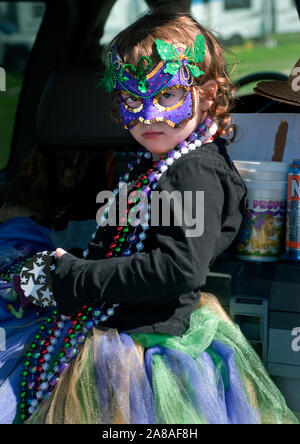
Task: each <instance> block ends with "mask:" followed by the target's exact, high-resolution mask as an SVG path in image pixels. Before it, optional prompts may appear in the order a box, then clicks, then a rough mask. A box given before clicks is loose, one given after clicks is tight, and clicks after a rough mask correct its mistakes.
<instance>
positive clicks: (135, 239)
mask: <svg viewBox="0 0 300 444" xmlns="http://www.w3.org/2000/svg"><path fill="white" fill-rule="evenodd" d="M217 129H218V126H217V124H216V122H213V121H212V120H211V119H210V118H207V119H205V121H204V122H202V123H201V125H200V126H199V128H198V130H199V134H198V133H193V134H192V135H191V139H190V140H189V141H184V142H181V143H180V144H179V145H178V147H176V148H175V149H173V150H170V151H169V152H168V153H167V154H166V155H162V156H161V158H160V160H159V161H158V162H155V163H154V164H153V167H152V168H151V169H149V170H147V171H146V174H144V173H143V174H142V175H141V176H140V177H139V178H138V181H137V183H136V184H135V190H136V191H143V192H144V193H145V194H146V196H147V197H150V196H151V192H152V190H154V189H155V188H156V186H157V182H158V181H159V179H160V177H161V175H162V174H163V173H164V172H165V171H167V169H168V168H169V167H170V166H171V165H172V164H173V162H174V161H175V160H176V159H178V158H179V157H181V156H182V155H184V154H187V153H188V152H190V151H193V150H195V149H196V148H197V147H200V146H201V145H202V144H204V143H207V142H208V141H210V140H212V139H213V136H214V135H215V133H216V131H217ZM198 130H197V131H198ZM196 136H197V138H196ZM141 155H142V152H140V153H138V157H141ZM126 177H128V176H126V175H124V176H123V178H124V179H125V180H126ZM134 194H135V192H134V191H133V192H131V194H130V196H131V197H132V196H134ZM132 203H133V204H134V203H135V202H132V201H130V200H129V201H128V208H127V213H129V214H130V211H131V210H132V208H130V205H131V204H132ZM150 209H151V205H148V214H147V216H146V217H147V219H149V218H150ZM103 220H105V218H104V219H103ZM127 222H129V223H130V222H131V221H130V219H129V220H128V221H127ZM140 228H141V229H142V232H141V233H140V234H137V233H136V232H135V233H134V234H128V231H129V230H128V227H127V226H125V227H124V226H122V225H121V226H118V227H117V233H116V235H115V236H114V242H113V243H112V244H111V245H110V249H109V251H108V252H107V254H106V257H107V258H110V257H114V256H118V255H119V254H121V255H122V256H130V255H132V254H133V253H134V252H133V251H132V249H131V248H132V247H133V244H135V247H136V250H137V251H138V252H139V251H141V250H142V249H143V243H142V240H145V239H146V231H147V230H148V228H149V225H148V223H146V224H144V225H141V226H140ZM126 235H127V237H126ZM125 240H127V242H128V245H127V246H126V244H125ZM86 254H88V250H87V251H86Z"/></svg>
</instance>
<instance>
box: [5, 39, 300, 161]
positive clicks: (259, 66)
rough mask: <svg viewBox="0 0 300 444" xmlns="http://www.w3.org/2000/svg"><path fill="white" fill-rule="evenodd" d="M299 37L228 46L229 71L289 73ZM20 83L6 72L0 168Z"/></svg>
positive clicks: (240, 74) (7, 147) (247, 88)
mask: <svg viewBox="0 0 300 444" xmlns="http://www.w3.org/2000/svg"><path fill="white" fill-rule="evenodd" d="M299 37H300V35H299V34H296V33H293V34H281V35H275V36H273V41H274V42H277V44H276V45H275V46H273V47H265V46H263V45H260V44H257V43H254V42H252V41H251V40H250V41H247V42H245V44H244V45H243V46H236V47H231V48H228V49H229V50H230V52H228V53H226V57H227V63H228V66H229V72H231V71H233V72H232V75H231V78H232V80H233V81H236V80H237V79H239V78H241V77H243V76H245V75H248V74H252V73H256V72H262V71H274V72H280V73H283V74H286V75H289V74H290V72H291V70H292V68H293V66H294V65H295V63H296V61H297V60H298V58H299V57H300V43H299V42H300V40H299ZM232 53H233V54H234V55H232ZM236 62H237V64H236ZM21 85H22V78H21V77H16V76H13V75H11V74H9V73H6V91H5V92H3V91H0V169H3V168H5V166H6V164H7V161H8V158H9V152H10V147H11V141H12V133H13V126H14V120H15V114H16V109H17V105H18V100H19V93H20V89H21ZM254 86H255V85H254V84H252V85H248V86H245V87H244V88H241V90H240V91H239V94H244V93H245V94H246V93H248V92H249V91H252V90H253V87H254Z"/></svg>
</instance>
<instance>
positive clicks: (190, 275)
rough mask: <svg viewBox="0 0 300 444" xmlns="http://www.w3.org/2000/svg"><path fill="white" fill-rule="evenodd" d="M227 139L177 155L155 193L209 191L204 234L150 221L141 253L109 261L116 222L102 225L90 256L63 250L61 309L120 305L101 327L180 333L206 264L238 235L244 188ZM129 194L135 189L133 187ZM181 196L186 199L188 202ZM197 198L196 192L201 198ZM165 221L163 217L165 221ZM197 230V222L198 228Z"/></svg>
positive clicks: (58, 281) (147, 162)
mask: <svg viewBox="0 0 300 444" xmlns="http://www.w3.org/2000/svg"><path fill="white" fill-rule="evenodd" d="M226 145H227V142H226V140H225V139H223V138H217V139H215V141H214V142H213V143H209V144H206V145H204V146H202V147H199V148H197V149H196V150H194V151H192V152H189V153H188V154H185V155H184V156H182V157H180V158H179V159H177V160H176V161H175V162H174V163H173V165H172V166H171V167H169V169H168V170H167V171H166V172H165V173H163V174H162V176H161V178H160V180H159V182H158V185H157V188H156V191H159V192H161V191H163V190H166V191H168V192H169V193H171V192H172V191H175V190H178V191H180V192H182V196H184V194H183V193H184V191H191V192H192V202H193V207H192V208H193V217H194V216H196V211H195V209H196V206H195V202H196V191H197V190H198V191H204V232H203V234H202V235H198V236H196V237H191V236H190V235H189V236H187V235H186V230H187V229H188V230H191V229H192V227H191V226H190V224H188V225H186V223H185V220H184V218H183V223H182V224H181V225H180V226H177V225H178V224H177V225H176V224H175V223H174V206H173V207H172V205H171V226H151V225H150V228H149V230H147V238H146V240H145V241H144V246H145V247H144V250H142V252H140V253H137V254H134V255H132V256H129V257H112V258H109V259H107V258H105V254H106V252H107V250H108V247H109V244H110V243H111V241H112V235H113V234H116V227H113V226H107V227H100V228H99V229H98V231H97V235H96V237H95V239H94V240H93V242H91V243H90V244H89V251H90V253H89V255H88V257H87V260H84V259H79V258H77V257H75V256H73V255H71V254H69V253H68V254H65V255H64V256H62V257H61V258H60V259H59V260H58V263H57V267H56V270H55V272H54V275H53V291H54V296H55V299H56V301H57V304H58V308H59V309H60V311H61V312H62V313H64V314H71V313H72V312H74V311H75V310H76V309H79V308H80V307H81V306H82V305H84V304H91V305H92V304H98V305H99V304H101V303H102V302H104V301H106V302H107V303H108V304H106V307H107V308H109V304H112V303H120V306H119V307H118V308H117V309H116V313H115V315H114V316H112V317H111V318H109V320H108V321H107V322H105V323H104V324H103V326H104V327H105V326H107V327H111V328H117V329H118V330H119V331H127V332H135V333H137V332H145V333H146V332H159V333H167V334H172V335H177V336H180V335H182V334H183V333H184V331H185V330H186V329H187V328H188V326H189V318H190V315H191V313H192V311H193V310H195V309H196V308H197V304H198V301H199V298H200V296H201V292H200V291H199V289H200V288H201V287H202V286H203V285H204V284H205V282H206V276H207V273H208V271H209V266H210V264H212V262H213V261H214V260H215V259H216V258H217V257H218V256H219V255H220V254H221V253H222V252H224V251H225V250H226V249H227V248H228V247H229V246H230V245H231V244H232V242H233V240H234V238H235V237H236V235H237V232H238V229H239V227H240V224H241V220H242V207H243V200H244V197H245V194H246V187H245V185H244V183H243V181H242V179H241V178H240V176H239V174H238V172H237V170H236V169H235V167H234V165H233V164H232V162H231V160H230V159H229V157H228V154H227V149H226ZM151 165H152V160H151V159H145V158H143V160H142V161H141V163H140V165H138V167H136V169H135V170H134V171H133V172H132V173H131V177H130V179H134V178H135V177H138V175H139V174H140V173H141V172H142V171H146V170H147V169H148V168H149V167H151ZM128 191H129V192H130V187H128ZM183 201H184V199H183ZM198 202H199V196H198ZM160 221H161V219H160ZM194 228H195V227H194Z"/></svg>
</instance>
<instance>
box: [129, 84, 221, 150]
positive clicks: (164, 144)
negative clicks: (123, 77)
mask: <svg viewBox="0 0 300 444" xmlns="http://www.w3.org/2000/svg"><path fill="white" fill-rule="evenodd" d="M201 87H202V88H209V89H210V90H211V92H212V95H215V93H216V90H217V84H216V82H215V81H214V80H209V81H208V82H206V83H205V84H204V85H201ZM194 92H195V114H194V116H193V117H192V119H190V120H188V121H187V122H185V123H183V124H182V125H181V126H180V127H177V128H172V127H171V126H169V125H168V124H167V123H164V122H153V123H151V124H144V123H142V122H139V123H137V124H136V125H135V126H133V127H132V128H131V129H130V130H129V131H130V134H131V135H132V136H133V137H134V139H135V140H136V141H137V142H139V143H140V144H141V145H142V146H143V147H144V148H146V149H147V150H148V151H150V152H151V153H153V154H154V155H155V154H165V153H167V152H168V151H170V150H171V149H173V148H174V147H175V146H177V145H178V144H179V143H180V142H182V141H183V140H185V139H186V138H187V137H188V136H189V135H190V134H191V133H192V132H193V131H195V130H196V128H197V127H198V125H199V123H200V122H201V121H202V120H204V119H205V117H206V115H207V113H206V111H207V110H208V108H209V107H210V106H211V105H212V103H213V100H204V99H201V97H200V96H199V93H198V92H197V90H196V89H195V91H194ZM176 94H178V95H180V94H181V92H180V89H179V91H178V92H177V91H176ZM123 100H125V101H126V103H128V102H129V103H128V105H129V106H131V107H132V108H134V107H138V106H140V103H137V100H136V102H134V97H130V96H124V97H123ZM160 100H161V101H162V102H163V103H161V105H162V106H165V107H167V106H172V103H171V102H172V101H178V100H180V98H179V97H177V96H176V97H174V95H173V96H171V95H170V94H169V93H166V94H165V95H164V97H161V98H160Z"/></svg>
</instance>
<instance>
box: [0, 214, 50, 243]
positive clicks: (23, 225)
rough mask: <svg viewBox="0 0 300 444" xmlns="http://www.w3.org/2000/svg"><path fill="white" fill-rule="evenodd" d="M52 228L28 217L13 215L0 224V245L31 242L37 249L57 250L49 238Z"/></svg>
mask: <svg viewBox="0 0 300 444" xmlns="http://www.w3.org/2000/svg"><path fill="white" fill-rule="evenodd" d="M49 234H50V230H49V229H48V228H45V227H42V226H41V225H39V224H37V223H36V222H34V221H33V220H31V219H30V218H28V217H12V218H11V219H8V220H7V221H5V222H3V223H2V224H1V225H0V247H1V248H3V247H10V246H13V247H18V246H19V245H24V244H29V245H31V247H32V248H33V250H35V251H36V252H38V251H44V250H51V251H52V250H55V247H54V245H53V243H52V242H51V240H50V239H49V237H48V236H49Z"/></svg>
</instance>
